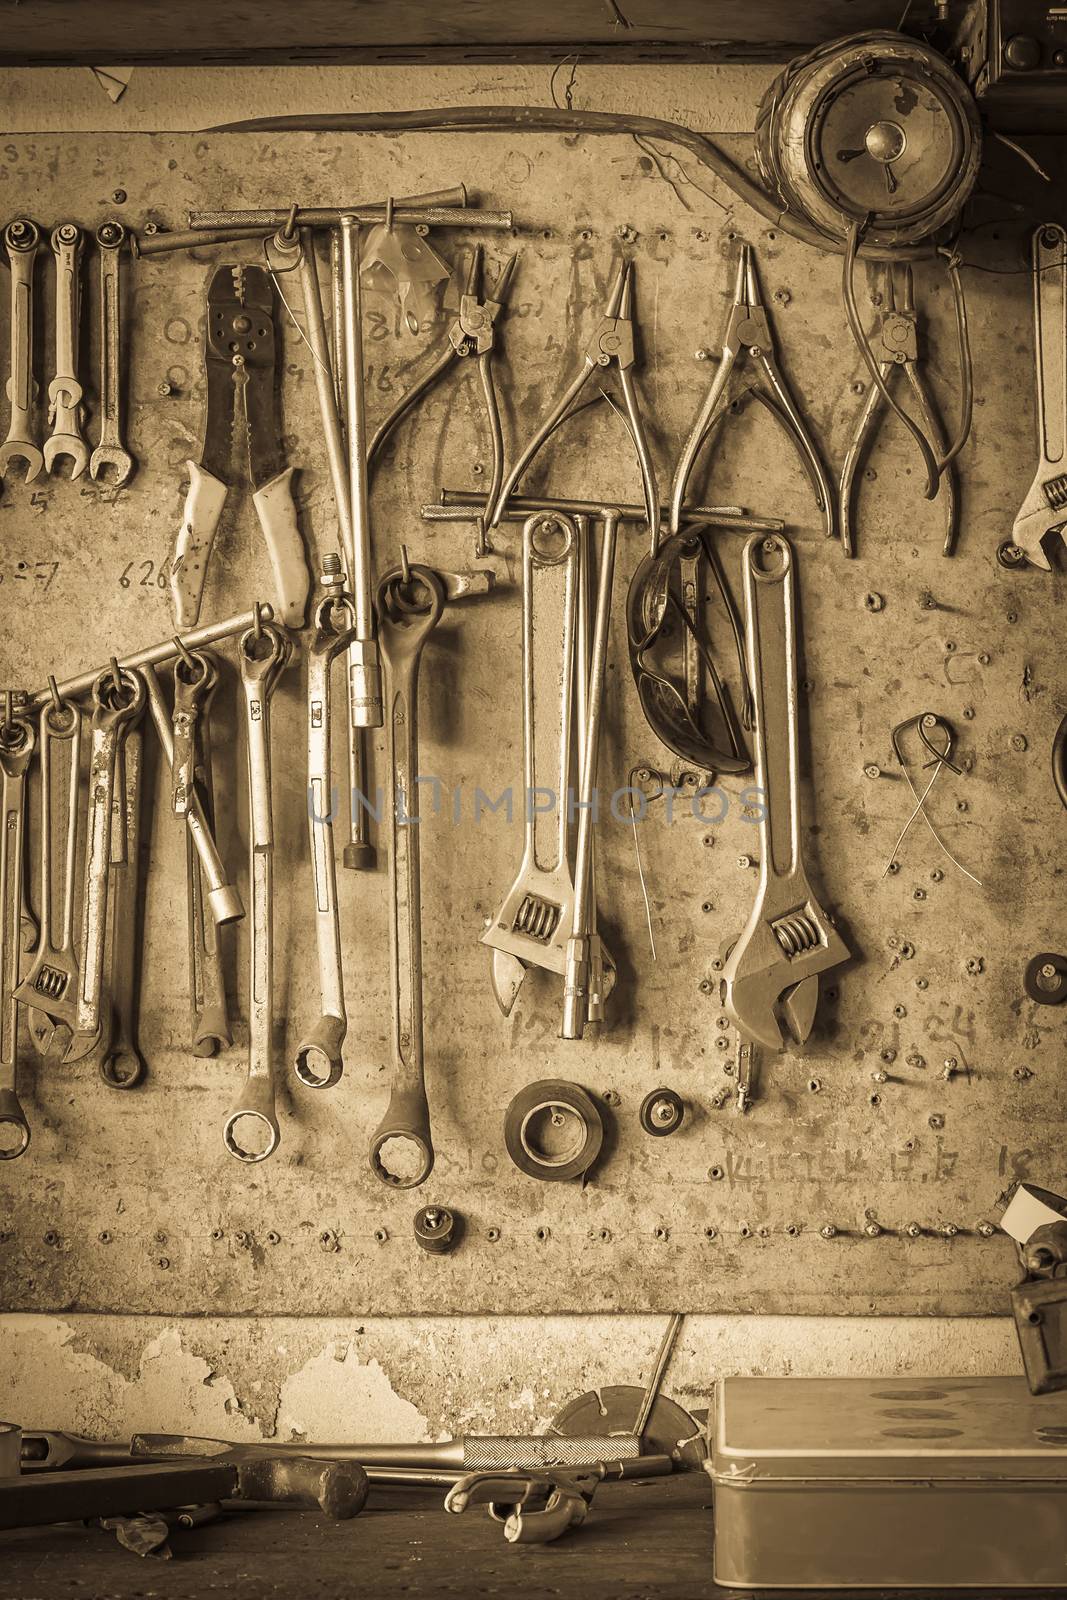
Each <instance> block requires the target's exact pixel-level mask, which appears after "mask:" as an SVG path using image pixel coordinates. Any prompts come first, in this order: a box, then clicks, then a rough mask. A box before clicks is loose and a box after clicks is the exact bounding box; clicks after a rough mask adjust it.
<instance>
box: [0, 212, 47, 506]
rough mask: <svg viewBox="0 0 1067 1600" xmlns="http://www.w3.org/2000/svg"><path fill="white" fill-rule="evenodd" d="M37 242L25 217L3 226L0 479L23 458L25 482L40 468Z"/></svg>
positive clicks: (36, 230)
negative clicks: (6, 329) (5, 359)
mask: <svg viewBox="0 0 1067 1600" xmlns="http://www.w3.org/2000/svg"><path fill="white" fill-rule="evenodd" d="M40 243H41V232H40V229H39V228H38V227H37V225H36V224H35V223H33V222H30V221H29V219H28V218H27V217H16V219H15V220H14V222H9V223H8V225H7V227H6V228H5V229H4V246H5V248H6V250H7V260H8V265H9V266H10V268H11V328H10V334H11V372H10V376H9V377H8V380H7V397H8V400H9V401H10V402H11V417H10V420H9V422H8V427H7V438H6V439H5V440H4V442H3V444H0V478H6V477H7V476H8V473H9V472H10V470H11V463H12V462H13V461H24V462H25V463H26V482H27V483H32V482H33V480H34V479H35V478H39V477H40V475H41V473H42V472H43V470H44V456H43V454H42V453H41V447H40V445H39V444H38V443H37V441H36V439H35V437H34V418H33V405H34V400H35V398H36V393H37V385H36V383H35V382H34V378H33V268H34V262H35V261H36V259H37V251H38V248H39V246H40Z"/></svg>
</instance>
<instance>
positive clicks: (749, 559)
mask: <svg viewBox="0 0 1067 1600" xmlns="http://www.w3.org/2000/svg"><path fill="white" fill-rule="evenodd" d="M742 567H743V571H744V579H745V599H746V603H747V607H748V663H749V674H750V677H751V683H752V694H753V700H754V704H755V712H756V717H755V730H754V734H753V747H754V755H755V769H756V772H755V777H756V787H757V789H759V790H761V791H762V796H761V815H760V822H759V830H760V862H759V888H758V890H757V893H756V901H755V904H754V906H753V907H752V914H751V916H750V917H749V919H748V923H747V925H746V927H745V929H744V931H743V932H742V934H741V935H740V937H739V938H738V940H737V943H736V944H735V945H734V947H733V949H732V950H731V951H730V954H729V956H728V957H727V960H726V964H725V967H724V968H723V975H722V985H721V987H722V998H723V1006H724V1009H725V1010H726V1012H727V1014H728V1016H729V1017H730V1019H731V1021H732V1022H733V1023H734V1024H735V1026H736V1027H737V1029H738V1032H739V1033H740V1035H741V1036H742V1040H743V1042H748V1043H754V1044H757V1045H763V1046H764V1047H765V1048H766V1049H768V1050H781V1049H783V1048H784V1047H785V1043H786V1040H785V1036H784V1035H783V1031H782V1026H781V1022H780V1021H779V1016H778V1013H779V1012H780V1013H781V1018H782V1021H784V1022H785V1023H786V1025H787V1027H788V1030H789V1033H790V1034H791V1035H792V1038H793V1039H794V1040H796V1041H797V1042H798V1043H803V1042H804V1040H805V1039H807V1037H808V1035H809V1034H810V1032H811V1029H812V1025H813V1023H814V1021H815V1007H816V1003H817V1001H818V994H819V974H820V973H822V972H827V971H828V970H829V969H830V968H831V967H836V966H837V965H838V963H839V962H842V961H846V960H847V959H848V955H849V950H848V946H847V945H846V944H845V941H844V940H843V939H842V937H841V935H840V934H839V933H838V931H837V929H836V928H835V926H834V924H833V923H832V922H831V921H830V919H829V917H828V916H827V915H826V913H825V911H823V909H822V907H821V906H820V905H819V903H818V901H817V900H816V899H815V896H814V894H813V893H812V890H811V886H810V884H809V883H808V878H807V873H806V871H805V869H804V858H803V852H802V845H801V826H800V739H799V718H798V709H797V639H796V607H795V601H794V586H793V551H792V547H791V545H790V544H789V542H788V540H787V539H786V538H785V537H784V535H783V534H778V533H775V534H770V535H763V534H755V535H754V536H753V537H752V538H751V539H749V541H748V543H747V544H746V545H745V549H744V555H743V557H742ZM742 1087H743V1085H742ZM740 1106H741V1109H742V1110H744V1109H745V1103H744V1097H743V1096H742V1099H741V1101H740Z"/></svg>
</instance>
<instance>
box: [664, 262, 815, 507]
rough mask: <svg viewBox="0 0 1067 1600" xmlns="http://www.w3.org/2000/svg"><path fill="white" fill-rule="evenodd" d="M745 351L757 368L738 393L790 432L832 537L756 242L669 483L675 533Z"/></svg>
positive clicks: (740, 268) (740, 272) (741, 265)
mask: <svg viewBox="0 0 1067 1600" xmlns="http://www.w3.org/2000/svg"><path fill="white" fill-rule="evenodd" d="M746 356H747V357H748V358H749V359H750V361H751V363H752V364H753V366H754V367H755V371H753V372H751V373H750V374H749V375H748V381H747V382H746V384H745V386H744V388H743V389H741V390H739V391H736V392H735V394H734V398H735V399H737V400H740V399H742V398H743V397H744V396H745V395H746V394H752V395H754V396H755V398H756V399H757V400H760V401H762V403H763V404H764V405H765V406H766V407H767V410H768V411H769V412H770V413H771V415H772V416H773V417H774V418H775V419H776V420H777V421H778V422H779V423H781V425H782V427H783V428H784V429H785V431H786V433H788V434H789V436H790V438H791V439H792V441H793V444H794V445H795V446H796V449H797V453H798V454H799V456H800V460H801V463H802V465H803V467H804V469H805V471H806V472H807V475H808V477H809V478H810V480H811V486H812V489H813V490H814V492H815V501H816V504H817V505H818V507H819V510H820V511H821V512H822V513H823V514H824V516H825V518H826V532H827V535H828V536H829V537H831V538H832V537H833V533H834V495H833V491H832V489H831V487H830V480H829V478H828V477H827V474H826V468H825V467H824V465H823V461H822V457H821V455H820V454H819V450H818V447H817V446H816V444H815V441H814V439H813V438H812V436H811V432H810V430H809V428H808V426H807V423H806V422H805V421H804V417H803V415H802V413H801V411H800V408H799V406H798V405H797V403H796V401H795V400H794V399H793V395H792V392H791V390H790V388H789V385H788V384H787V382H786V380H785V377H784V375H783V373H782V371H781V368H780V367H779V366H778V357H777V353H776V351H775V345H774V335H773V334H772V332H771V325H770V321H769V319H768V316H767V310H766V307H765V306H764V304H763V300H762V297H761V295H760V288H759V280H758V279H757V277H756V261H755V255H754V253H753V250H752V246H751V245H748V244H745V245H742V246H741V257H740V260H739V261H738V263H737V282H736V286H735V288H734V298H733V304H732V305H731V307H730V311H729V315H728V316H727V319H726V328H725V330H724V332H723V336H722V355H721V357H720V358H719V366H718V371H717V372H716V374H715V378H714V380H713V382H712V385H711V388H710V389H709V390H708V395H707V398H706V400H705V401H704V404H703V405H702V406H701V408H700V411H699V413H698V414H697V419H696V421H695V422H694V424H693V426H692V428H691V430H690V433H689V437H688V439H687V440H686V442H685V444H684V446H683V447H682V453H681V455H680V457H679V458H678V465H677V467H676V468H675V473H674V482H673V484H672V486H671V518H670V529H671V532H672V533H677V532H678V530H679V528H680V526H681V520H682V507H683V505H684V503H685V491H686V487H687V486H688V483H689V479H690V477H691V475H692V471H693V466H694V463H695V462H696V458H697V455H698V454H699V452H700V449H701V447H702V445H703V444H704V441H705V440H706V439H707V438H708V436H709V434H710V433H711V431H712V429H713V428H714V427H715V424H716V423H717V422H718V420H719V418H720V416H721V414H722V412H723V410H724V409H725V407H726V405H727V403H728V389H729V385H730V378H731V376H732V375H733V371H734V368H735V367H736V366H738V364H739V363H740V362H741V361H742V360H743V359H744V357H746Z"/></svg>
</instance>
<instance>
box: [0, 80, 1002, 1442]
mask: <svg viewBox="0 0 1067 1600" xmlns="http://www.w3.org/2000/svg"><path fill="white" fill-rule="evenodd" d="M770 75H771V74H770V72H769V70H768V69H766V68H762V67H733V68H731V67H721V68H703V67H672V68H664V69H655V68H648V67H642V68H611V69H609V68H604V67H579V69H578V71H577V73H576V77H575V81H574V84H573V87H572V93H573V98H574V104H575V105H576V106H579V107H583V108H586V109H598V110H612V109H620V110H622V109H625V110H630V111H637V112H641V113H644V114H649V115H658V116H663V117H668V118H672V119H676V120H678V121H682V122H687V123H690V124H691V125H693V126H695V127H699V128H704V129H708V130H718V131H723V132H726V131H730V132H737V131H744V130H746V129H748V128H749V127H750V126H751V120H752V113H753V110H754V107H755V105H756V102H757V100H758V98H759V95H760V92H761V91H762V88H763V86H764V84H765V83H766V82H767V80H768V78H769V76H770ZM568 77H569V68H564V69H563V70H562V71H561V72H560V73H559V74H558V75H557V93H558V94H559V95H560V97H561V98H562V92H563V88H564V86H565V85H566V82H567V79H568ZM548 79H549V72H548V69H547V68H540V67H538V68H533V67H514V66H511V67H499V68H479V69H471V68H465V67H444V68H438V69H433V70H430V69H420V70H410V69H401V68H341V67H336V68H332V67H330V68H314V69H313V68H301V69H291V70H287V69H267V68H261V69H249V70H232V69H222V68H218V69H211V68H204V69H197V70H182V71H176V72H168V71H164V70H159V69H138V70H137V71H136V72H135V73H134V75H133V79H132V81H131V83H130V87H129V88H128V90H127V91H126V93H125V95H124V96H123V97H122V99H121V100H120V101H119V102H118V103H117V104H112V103H111V102H110V101H109V100H108V98H107V97H106V95H105V94H104V92H103V91H102V89H101V88H100V86H99V84H98V83H97V81H96V79H95V78H94V77H93V75H92V74H91V73H90V72H89V71H88V70H87V69H80V68H79V69H72V70H65V71H40V72H33V71H15V72H7V73H5V74H4V79H3V96H4V105H3V109H2V111H0V118H2V121H3V124H4V127H5V129H6V130H7V131H9V132H11V133H21V132H28V131H42V132H43V131H63V130H106V131H109V132H134V131H138V130H182V129H197V128H203V127H208V126H211V125H213V124H216V123H219V122H223V121H233V120H235V119H237V118H239V117H242V116H256V115H262V114H264V113H266V112H268V111H270V110H277V111H278V112H287V113H294V112H298V111H307V112H315V111H319V112H321V111H330V110H340V109H346V108H353V107H363V108H366V109H388V108H400V107H404V106H413V105H426V106H430V105H449V104H471V103H477V102H482V103H487V104H490V103H515V102H529V103H535V104H536V103H540V104H543V103H547V101H548V99H549V95H548ZM1006 1292H1007V1285H1005V1295H1006ZM311 1309H312V1308H309V1312H310V1311H311ZM661 1328H662V1323H661V1320H660V1319H657V1318H651V1317H612V1318H608V1317H590V1318H543V1319H541V1318H537V1319H534V1318H524V1317H519V1316H516V1317H506V1318H485V1319H480V1318H458V1317H450V1318H432V1319H425V1320H416V1319H409V1318H398V1319H390V1320H386V1319H374V1320H364V1319H360V1317H359V1314H358V1307H354V1308H353V1315H352V1317H351V1319H350V1320H346V1321H336V1320H326V1319H323V1318H317V1317H315V1316H314V1315H310V1314H309V1315H308V1316H307V1317H306V1318H302V1319H300V1320H293V1319H270V1320H252V1319H244V1318H235V1319H230V1320H226V1321H223V1320H219V1319H213V1318H211V1317H207V1316H206V1317H204V1318H202V1319H197V1320H187V1321H181V1322H173V1323H168V1322H166V1321H163V1320H161V1319H155V1318H148V1317H114V1318H112V1317H91V1316H71V1317H62V1316H58V1317H46V1316H40V1317H30V1316H7V1317H2V1316H0V1415H2V1416H7V1417H10V1418H12V1419H15V1420H18V1421H20V1422H21V1423H23V1425H25V1426H28V1427H44V1426H49V1427H60V1428H70V1429H74V1430H77V1431H81V1432H85V1433H88V1434H95V1435H100V1436H108V1435H122V1434H124V1433H129V1432H130V1431H131V1430H133V1429H134V1428H138V1427H141V1428H149V1429H163V1430H182V1431H191V1432H197V1433H205V1434H217V1435H222V1436H225V1437H232V1438H236V1439H241V1438H245V1439H255V1438H261V1437H267V1438H269V1437H280V1438H290V1437H293V1436H304V1437H309V1438H316V1437H317V1438H319V1439H325V1438H334V1439H342V1438H350V1439H356V1438H362V1439H423V1438H437V1437H442V1436H446V1435H448V1434H451V1433H462V1432H472V1433H477V1432H491V1431H498V1430H499V1431H515V1432H520V1431H524V1430H527V1429H537V1428H541V1427H544V1426H545V1425H546V1424H547V1423H548V1422H549V1420H550V1419H551V1417H552V1415H553V1414H554V1412H555V1411H556V1410H557V1409H558V1408H559V1407H560V1406H561V1405H562V1404H563V1403H564V1402H565V1401H566V1400H567V1399H568V1398H570V1397H572V1396H573V1395H576V1394H578V1393H581V1392H582V1391H584V1390H586V1389H588V1388H590V1387H592V1386H594V1385H600V1384H609V1383H641V1382H642V1381H643V1380H644V1378H645V1377H646V1375H647V1373H648V1370H649V1367H650V1365H651V1361H652V1358H653V1356H654V1353H655V1350H656V1348H657V1345H658V1343H659V1338H660V1334H661ZM1019 1370H1021V1368H1020V1362H1019V1358H1018V1353H1017V1349H1016V1346H1015V1337H1014V1332H1013V1330H1012V1328H1011V1324H1010V1322H1009V1321H1008V1319H1007V1318H1004V1319H999V1318H986V1319H975V1320H967V1321H962V1320H961V1321H950V1320H948V1319H932V1318H930V1319H922V1318H886V1319H877V1320H867V1319H839V1320H835V1319H831V1318H821V1317H820V1318H803V1317H762V1318H748V1317H694V1318H692V1319H690V1320H689V1321H688V1322H687V1323H686V1324H685V1326H684V1328H683V1332H682V1336H681V1339H680V1342H679V1345H678V1348H677V1352H676V1355H675V1359H674V1362H673V1364H672V1367H671V1369H670V1374H669V1377H668V1380H667V1383H666V1385H665V1388H666V1390H667V1392H669V1393H671V1394H672V1395H674V1397H675V1398H677V1399H678V1400H679V1401H680V1402H681V1403H682V1404H684V1405H687V1406H689V1407H691V1408H696V1407H699V1406H702V1405H706V1404H707V1402H708V1397H709V1392H710V1389H711V1385H712V1383H713V1381H714V1379H715V1378H717V1377H719V1376H722V1375H723V1374H726V1373H767V1374H784V1373H795V1374H799V1375H803V1374H809V1375H811V1374H820V1373H821V1374H827V1373H830V1374H860V1373H870V1372H876V1373H879V1374H889V1373H914V1374H915V1375H917V1376H931V1375H936V1374H946V1373H966V1374H971V1373H976V1374H981V1373H1005V1372H1015V1371H1019Z"/></svg>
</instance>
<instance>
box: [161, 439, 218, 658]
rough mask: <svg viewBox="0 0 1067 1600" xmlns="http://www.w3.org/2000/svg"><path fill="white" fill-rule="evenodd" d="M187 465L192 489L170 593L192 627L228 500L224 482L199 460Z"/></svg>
mask: <svg viewBox="0 0 1067 1600" xmlns="http://www.w3.org/2000/svg"><path fill="white" fill-rule="evenodd" d="M186 466H187V467H188V468H189V492H188V494H187V495H186V497H185V510H184V512H183V513H182V525H181V527H180V528H179V529H178V537H177V539H176V540H175V541H174V559H173V561H172V562H171V566H170V594H171V600H172V602H173V605H174V615H175V617H176V618H177V621H178V626H179V627H180V628H191V627H192V626H193V625H194V624H195V622H196V620H197V618H198V617H199V615H200V601H201V599H202V598H203V594H204V580H205V579H206V577H207V564H208V560H209V558H210V556H211V547H212V545H213V544H214V542H215V530H216V529H217V528H218V525H219V518H220V517H221V516H222V507H223V505H224V504H225V501H226V485H225V484H224V483H220V482H219V480H218V478H214V477H212V475H211V473H210V472H205V471H204V469H203V467H201V466H200V465H199V464H198V463H197V462H195V461H187V462H186Z"/></svg>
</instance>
